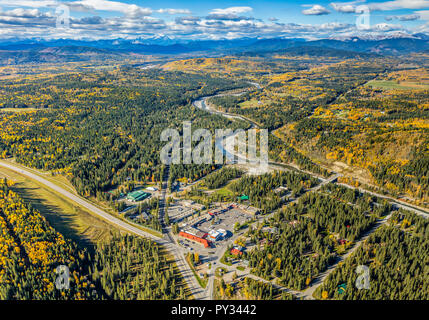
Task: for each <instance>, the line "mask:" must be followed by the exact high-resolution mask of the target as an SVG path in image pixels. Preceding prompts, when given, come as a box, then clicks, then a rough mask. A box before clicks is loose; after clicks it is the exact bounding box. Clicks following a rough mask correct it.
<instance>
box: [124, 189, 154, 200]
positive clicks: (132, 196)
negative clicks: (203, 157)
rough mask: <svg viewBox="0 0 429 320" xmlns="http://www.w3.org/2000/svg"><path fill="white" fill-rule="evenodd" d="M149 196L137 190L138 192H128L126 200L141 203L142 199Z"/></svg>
mask: <svg viewBox="0 0 429 320" xmlns="http://www.w3.org/2000/svg"><path fill="white" fill-rule="evenodd" d="M149 196H150V193H147V192H144V191H141V190H138V191H133V192H130V193H129V194H127V199H128V200H130V201H134V202H137V201H143V200H144V199H146V198H148V197H149Z"/></svg>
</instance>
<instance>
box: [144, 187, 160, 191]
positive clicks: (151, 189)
mask: <svg viewBox="0 0 429 320" xmlns="http://www.w3.org/2000/svg"><path fill="white" fill-rule="evenodd" d="M146 190H147V191H152V192H153V191H157V190H158V188H155V187H147V188H146Z"/></svg>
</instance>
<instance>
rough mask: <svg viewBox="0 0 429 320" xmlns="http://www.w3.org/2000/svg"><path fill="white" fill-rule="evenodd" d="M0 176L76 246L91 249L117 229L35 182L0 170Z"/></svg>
mask: <svg viewBox="0 0 429 320" xmlns="http://www.w3.org/2000/svg"><path fill="white" fill-rule="evenodd" d="M0 177H2V178H3V177H5V178H7V179H10V180H13V181H15V182H16V184H15V185H14V186H13V188H12V189H13V191H15V192H16V193H18V194H19V195H20V196H21V197H22V198H24V199H25V200H26V201H27V202H30V203H31V205H32V206H33V207H34V208H35V209H37V210H38V211H40V213H41V214H43V216H44V217H45V218H46V219H47V220H48V221H49V223H50V224H51V225H52V226H53V227H54V228H55V229H56V230H57V231H58V232H60V233H62V234H64V236H65V237H67V238H69V239H71V240H74V241H76V242H77V243H79V244H80V245H85V246H86V245H90V246H92V245H94V244H95V243H96V242H98V241H100V240H106V239H108V238H110V237H111V232H118V229H116V228H114V227H112V226H111V225H109V224H108V223H106V222H104V221H102V220H101V219H98V218H97V217H94V216H93V215H91V214H90V213H88V212H87V211H86V210H84V209H82V208H81V207H80V206H78V205H76V204H71V203H70V202H68V201H67V200H66V199H65V198H64V197H61V196H60V195H58V194H57V193H56V192H55V191H52V190H50V189H48V188H46V187H44V186H43V185H42V184H39V183H38V182H37V181H34V180H31V179H29V178H27V177H23V176H21V175H19V174H18V173H16V172H14V171H12V170H8V169H6V168H2V167H1V168H0Z"/></svg>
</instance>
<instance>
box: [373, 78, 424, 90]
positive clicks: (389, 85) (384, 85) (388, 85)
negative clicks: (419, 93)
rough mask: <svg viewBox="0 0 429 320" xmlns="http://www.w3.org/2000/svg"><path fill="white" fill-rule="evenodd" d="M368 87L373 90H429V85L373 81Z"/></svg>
mask: <svg viewBox="0 0 429 320" xmlns="http://www.w3.org/2000/svg"><path fill="white" fill-rule="evenodd" d="M366 86H370V87H372V88H376V89H377V88H378V89H384V90H393V89H396V90H426V89H429V85H427V84H420V83H416V82H403V81H402V82H399V83H398V82H396V81H389V80H372V81H369V82H368V83H367V84H366Z"/></svg>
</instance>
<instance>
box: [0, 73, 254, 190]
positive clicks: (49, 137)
mask: <svg viewBox="0 0 429 320" xmlns="http://www.w3.org/2000/svg"><path fill="white" fill-rule="evenodd" d="M242 86H248V84H246V83H244V82H242V83H239V82H234V81H232V80H224V79H216V78H212V77H210V76H207V75H204V76H199V75H186V76H185V75H184V74H182V73H180V72H168V73H167V72H160V71H159V70H156V71H142V70H140V69H135V68H128V67H127V68H121V69H119V70H115V71H111V72H102V71H100V72H95V73H94V72H87V73H73V74H63V75H58V76H46V77H39V76H36V77H34V78H30V79H26V80H25V81H24V80H22V79H16V80H4V81H1V82H0V87H1V90H2V92H3V94H2V95H1V98H0V106H1V107H3V108H5V107H6V108H24V109H23V110H25V108H26V109H28V110H29V111H28V112H21V113H0V123H1V127H2V132H1V137H0V155H2V156H3V157H9V156H12V157H15V159H16V160H17V161H18V162H20V163H22V164H25V165H27V166H30V167H35V168H38V169H44V170H52V171H54V172H58V173H64V174H66V175H67V176H68V177H69V178H70V179H71V181H72V183H73V184H74V185H75V187H76V188H77V190H78V192H79V193H80V194H82V195H84V196H102V195H104V193H103V191H107V190H109V189H110V188H112V187H114V186H117V185H120V184H122V183H123V182H124V181H127V180H133V181H143V182H144V181H159V179H160V172H161V171H160V170H161V166H160V162H159V154H160V150H161V148H162V146H163V145H164V144H165V143H162V142H161V141H160V135H161V132H162V131H163V130H164V129H166V128H178V129H180V128H182V123H183V121H185V120H187V121H194V122H193V126H195V128H198V127H203V128H207V129H213V128H223V127H228V126H231V125H232V123H233V122H232V121H229V120H226V119H225V118H223V117H220V116H215V115H208V114H207V113H206V112H204V111H200V110H198V109H195V108H193V107H191V106H190V102H191V101H192V100H193V99H195V98H197V97H200V96H205V95H210V94H213V93H215V92H217V91H219V90H227V89H232V88H237V87H242ZM203 115H204V117H203ZM234 125H235V126H237V123H235V122H234Z"/></svg>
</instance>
